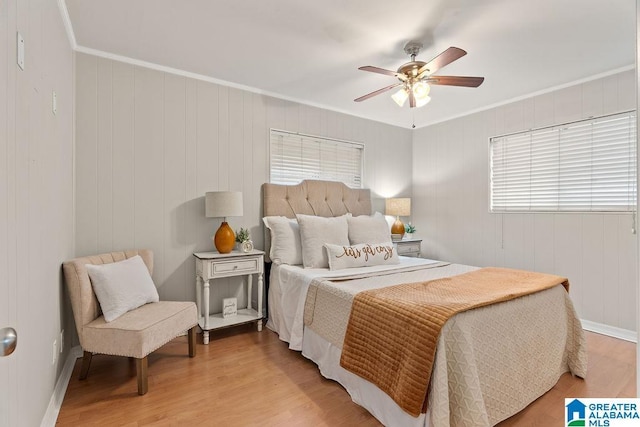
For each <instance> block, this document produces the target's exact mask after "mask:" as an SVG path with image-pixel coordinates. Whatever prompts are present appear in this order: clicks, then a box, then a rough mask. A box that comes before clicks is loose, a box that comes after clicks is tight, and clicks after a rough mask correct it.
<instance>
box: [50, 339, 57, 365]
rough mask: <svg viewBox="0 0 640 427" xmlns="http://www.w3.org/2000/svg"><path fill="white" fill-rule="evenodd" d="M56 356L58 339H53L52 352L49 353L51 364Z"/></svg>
mask: <svg viewBox="0 0 640 427" xmlns="http://www.w3.org/2000/svg"><path fill="white" fill-rule="evenodd" d="M57 358H58V341H57V340H53V352H52V354H51V364H52V365H55V363H56V359H57Z"/></svg>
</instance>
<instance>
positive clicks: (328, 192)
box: [262, 180, 371, 254]
mask: <svg viewBox="0 0 640 427" xmlns="http://www.w3.org/2000/svg"><path fill="white" fill-rule="evenodd" d="M262 207H263V215H264V216H286V217H287V218H295V217H296V214H304V215H316V216H324V217H331V216H340V215H344V214H346V213H351V214H352V215H354V216H356V215H370V214H371V192H370V191H369V190H368V189H354V188H349V187H347V186H346V185H345V184H343V183H342V182H334V181H317V180H305V181H302V182H301V183H300V184H296V185H280V184H263V185H262ZM264 242H265V252H266V253H267V254H269V248H270V243H271V239H270V235H269V233H268V232H267V230H265V240H264Z"/></svg>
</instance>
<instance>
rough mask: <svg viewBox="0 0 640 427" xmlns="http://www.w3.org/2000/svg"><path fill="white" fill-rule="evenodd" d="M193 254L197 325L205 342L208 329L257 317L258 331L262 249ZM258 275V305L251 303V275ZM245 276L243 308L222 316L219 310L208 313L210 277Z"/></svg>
mask: <svg viewBox="0 0 640 427" xmlns="http://www.w3.org/2000/svg"><path fill="white" fill-rule="evenodd" d="M193 256H195V257H196V304H197V306H198V318H199V321H198V323H199V325H200V328H202V331H203V342H204V344H209V331H210V330H212V329H218V328H224V327H227V326H233V325H239V324H241V323H249V322H255V321H256V320H257V321H258V332H259V331H262V317H263V315H262V294H263V292H264V282H263V280H262V275H263V271H264V252H263V251H258V250H253V251H251V252H246V253H245V252H238V251H233V252H231V253H228V254H221V253H219V252H197V253H194V254H193ZM253 274H257V275H258V307H257V308H258V309H257V310H254V309H253V308H252V307H251V285H252V275H253ZM235 276H247V308H245V309H242V310H238V314H236V315H234V316H232V317H226V318H223V317H222V313H216V314H211V313H209V285H210V282H211V281H212V280H213V279H220V278H223V277H235ZM203 285H204V286H203Z"/></svg>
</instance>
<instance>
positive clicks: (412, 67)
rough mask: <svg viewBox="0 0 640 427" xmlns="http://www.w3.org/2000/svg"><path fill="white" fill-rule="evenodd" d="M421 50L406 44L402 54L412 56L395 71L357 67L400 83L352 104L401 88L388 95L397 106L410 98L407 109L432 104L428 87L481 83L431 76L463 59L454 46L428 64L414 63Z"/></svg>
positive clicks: (480, 79) (474, 79) (479, 81)
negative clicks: (391, 77) (392, 78)
mask: <svg viewBox="0 0 640 427" xmlns="http://www.w3.org/2000/svg"><path fill="white" fill-rule="evenodd" d="M421 48H422V43H419V42H409V43H407V44H406V46H405V47H404V51H405V52H406V53H407V55H410V56H411V61H409V62H407V63H406V64H402V65H401V66H400V67H399V68H398V71H391V70H385V69H384V68H379V67H374V66H371V65H367V66H364V67H360V68H359V70H363V71H369V72H372V73H378V74H384V75H388V76H393V77H396V78H398V80H400V83H396V84H393V85H390V86H387V87H384V88H382V89H378V90H376V91H374V92H371V93H368V94H366V95H364V96H361V97H360V98H356V99H355V100H354V101H356V102H361V101H364V100H366V99H369V98H371V97H374V96H376V95H380V94H381V93H384V92H387V91H390V90H392V89H395V88H397V87H400V90H398V91H397V92H396V93H394V94H393V95H391V98H392V99H393V100H394V101H395V102H396V104H398V105H399V106H400V107H402V106H403V105H404V103H405V102H406V101H407V99H409V107H410V108H414V107H422V106H424V105H427V104H428V103H429V101H431V97H430V96H429V92H430V90H431V86H430V85H445V86H464V87H478V86H480V85H481V84H482V82H483V81H484V77H460V76H434V75H433V73H435V72H436V71H438V70H439V69H440V68H442V67H444V66H445V65H448V64H450V63H452V62H453V61H455V60H457V59H460V58H462V57H463V56H464V55H466V54H467V52H465V51H464V50H462V49H459V48H457V47H450V48H449V49H447V50H445V51H444V52H442V53H441V54H440V55H438V56H436V57H435V58H433V59H432V60H431V61H429V62H423V61H416V55H417V54H418V53H419V52H420V49H421Z"/></svg>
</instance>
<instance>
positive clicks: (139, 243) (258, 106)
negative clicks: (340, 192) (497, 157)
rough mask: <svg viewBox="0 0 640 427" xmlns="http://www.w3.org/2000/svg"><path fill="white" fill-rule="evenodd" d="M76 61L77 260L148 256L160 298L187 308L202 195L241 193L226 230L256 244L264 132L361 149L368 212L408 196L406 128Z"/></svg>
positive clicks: (211, 228) (215, 300)
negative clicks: (242, 231) (133, 251)
mask: <svg viewBox="0 0 640 427" xmlns="http://www.w3.org/2000/svg"><path fill="white" fill-rule="evenodd" d="M76 62H77V64H76V74H77V78H76V88H77V95H76V102H77V103H76V109H77V113H76V139H77V142H76V174H77V178H76V199H77V202H76V207H77V209H76V231H77V238H76V247H77V255H84V254H91V253H98V252H104V251H111V250H118V249H124V248H131V247H149V248H151V249H153V250H154V252H155V257H156V263H155V271H154V280H155V282H156V285H157V286H158V287H159V293H160V297H161V299H176V300H193V301H195V263H194V260H193V256H192V253H193V252H197V251H207V250H212V249H213V244H212V242H211V235H212V234H213V233H214V232H215V230H216V229H217V227H218V225H219V224H220V219H214V218H205V216H204V194H205V192H207V191H215V190H236V191H242V193H243V197H244V216H243V217H242V218H229V223H230V225H231V226H232V227H233V228H234V229H238V228H239V227H245V228H247V227H248V228H249V229H250V232H251V237H252V239H253V241H254V243H255V246H256V247H257V248H261V247H262V245H263V232H262V225H261V220H260V218H261V213H260V211H261V208H260V206H261V196H260V191H261V190H260V189H261V185H262V183H264V182H267V181H268V179H269V175H268V173H269V166H268V162H269V153H268V150H269V128H275V129H283V130H288V131H293V132H302V133H307V134H312V135H320V136H327V137H333V138H340V139H345V140H352V141H358V142H363V143H364V144H365V172H364V185H365V186H366V187H368V188H371V189H372V190H373V197H374V205H375V207H376V208H378V209H383V206H384V204H383V203H381V198H382V197H390V196H393V195H407V196H409V195H411V150H412V144H411V133H410V131H409V130H406V129H402V128H397V127H393V126H389V125H385V124H380V123H376V122H372V121H369V120H365V119H360V118H356V117H352V116H348V115H345V114H340V113H336V112H332V111H327V110H323V109H319V108H314V107H309V106H305V105H301V104H297V103H294V102H288V101H283V100H279V99H275V98H271V97H267V96H262V95H258V94H255V93H250V92H246V91H242V90H238V89H233V88H229V87H226V86H221V85H217V84H213V83H208V82H205V81H199V80H194V79H190V78H185V77H181V76H178V75H173V74H168V73H164V72H160V71H154V70H151V69H147V68H141V67H137V66H133V65H129V64H125V63H122V62H117V61H113V60H109V59H103V58H98V57H95V56H91V55H86V54H77V57H76ZM390 159H393V161H391V160H390ZM230 293H231V294H234V293H235V296H237V297H238V298H239V301H238V304H244V303H245V302H246V301H245V299H244V297H243V296H242V295H241V293H240V289H239V287H238V286H237V284H236V283H235V282H233V280H231V281H229V282H216V286H213V287H212V310H215V309H219V306H218V305H219V304H220V302H219V299H220V297H221V296H223V295H222V294H225V296H226V295H229V294H230ZM229 296H231V295H229Z"/></svg>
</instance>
